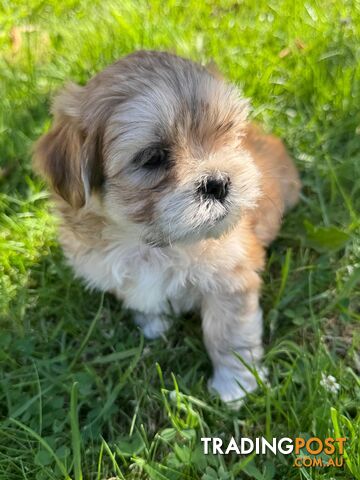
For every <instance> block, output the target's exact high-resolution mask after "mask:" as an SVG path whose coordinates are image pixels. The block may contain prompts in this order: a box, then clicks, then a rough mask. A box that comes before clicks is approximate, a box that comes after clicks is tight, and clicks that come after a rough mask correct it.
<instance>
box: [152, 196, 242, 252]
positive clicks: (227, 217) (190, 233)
mask: <svg viewBox="0 0 360 480" xmlns="http://www.w3.org/2000/svg"><path fill="white" fill-rule="evenodd" d="M210 208H211V207H209V209H210ZM211 213H212V214H209V216H208V217H207V218H204V216H203V217H202V219H201V222H200V221H199V222H194V223H193V224H189V225H183V228H181V231H178V232H177V231H173V230H171V231H169V232H164V231H159V230H158V229H156V228H155V229H151V230H152V231H151V232H149V235H147V236H145V242H146V243H147V244H148V245H151V246H153V247H171V246H174V245H181V244H183V245H189V244H192V243H196V242H199V241H201V240H206V239H216V238H219V237H221V236H222V235H223V234H225V233H226V232H227V231H229V230H231V229H232V228H233V227H234V226H235V224H236V218H237V216H236V215H234V214H232V212H231V209H230V208H229V207H228V206H227V205H225V204H223V205H222V208H221V210H219V211H217V212H216V214H215V213H214V212H211ZM199 215H200V214H199Z"/></svg>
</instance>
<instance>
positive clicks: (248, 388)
mask: <svg viewBox="0 0 360 480" xmlns="http://www.w3.org/2000/svg"><path fill="white" fill-rule="evenodd" d="M257 372H258V375H259V377H260V378H261V380H263V381H264V382H266V378H267V371H266V369H265V368H263V367H262V368H259V369H258V370H257ZM257 387H258V383H257V380H256V378H255V376H254V375H253V374H252V373H251V372H250V371H249V370H246V369H236V368H234V367H226V366H220V367H216V368H215V370H214V375H213V377H212V378H211V379H210V380H209V382H208V388H209V390H210V392H212V393H213V392H214V391H215V392H216V393H218V394H219V395H220V398H221V400H222V401H223V402H226V403H228V404H229V406H230V407H232V408H240V406H241V405H242V399H243V398H244V397H245V395H246V394H247V393H250V392H253V391H254V390H256V388H257Z"/></svg>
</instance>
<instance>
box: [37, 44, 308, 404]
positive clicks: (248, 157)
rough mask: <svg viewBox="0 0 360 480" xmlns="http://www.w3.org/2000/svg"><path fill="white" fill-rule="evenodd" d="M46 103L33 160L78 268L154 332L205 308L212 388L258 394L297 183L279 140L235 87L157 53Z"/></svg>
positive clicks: (235, 395) (134, 58)
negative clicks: (270, 248)
mask: <svg viewBox="0 0 360 480" xmlns="http://www.w3.org/2000/svg"><path fill="white" fill-rule="evenodd" d="M53 112H54V116H55V122H54V126H53V127H52V129H51V130H50V131H49V132H48V133H46V134H45V135H43V136H42V137H41V138H40V140H39V141H38V143H37V145H36V147H35V164H36V168H37V169H38V171H40V172H41V174H42V175H43V176H44V177H45V178H46V179H47V180H48V182H49V184H50V186H51V189H52V191H53V192H54V198H55V202H56V207H57V211H58V213H59V215H60V217H61V227H60V241H61V244H62V246H63V249H64V252H65V254H66V256H67V258H68V259H69V261H70V263H71V265H72V266H73V268H74V270H75V273H76V275H78V276H79V277H82V278H83V279H85V281H86V283H87V284H88V285H89V286H90V287H94V288H97V289H100V290H103V291H109V292H112V293H113V294H114V295H116V297H117V298H119V299H120V300H121V301H122V302H123V304H124V306H125V307H127V308H130V309H132V310H133V312H134V319H135V322H136V323H137V324H138V325H139V326H140V327H141V328H142V329H143V332H144V335H145V336H146V337H148V338H155V337H158V336H160V335H162V334H164V332H166V330H167V329H168V328H169V318H170V315H169V314H170V313H173V312H175V313H176V314H179V313H181V312H186V311H188V310H191V309H199V310H200V311H201V318H202V328H203V336H204V343H205V346H206V349H207V352H208V354H209V356H210V358H211V361H212V364H213V376H212V378H211V380H210V381H209V387H210V389H211V390H215V391H216V392H218V394H219V395H220V397H221V398H222V399H223V400H224V401H233V400H236V399H239V398H241V397H242V396H243V395H244V394H245V392H248V391H252V390H254V389H255V388H256V386H257V381H256V379H255V377H254V375H253V373H252V372H251V370H252V368H251V369H248V368H247V367H246V366H245V364H247V365H250V366H251V367H254V368H259V367H260V360H261V356H262V353H263V349H262V341H261V340H262V339H261V337H262V312H261V309H260V306H259V291H260V285H261V279H260V276H259V273H260V272H261V270H262V269H263V267H264V249H265V247H266V246H267V245H268V244H269V243H270V242H271V241H272V240H273V239H274V238H275V236H276V234H277V232H278V230H279V227H280V222H281V217H282V215H283V213H284V211H286V210H287V209H289V208H290V207H292V206H293V205H294V204H295V203H296V202H297V200H298V196H299V189H300V182H299V178H298V174H297V172H296V169H295V167H294V165H293V163H292V161H291V159H290V158H289V156H288V154H287V153H286V150H285V148H284V146H283V144H282V143H281V141H280V140H278V139H277V138H274V137H273V136H269V135H265V134H263V133H262V132H261V131H260V130H259V129H258V128H257V127H255V126H254V125H252V124H251V123H248V121H247V114H248V103H247V101H246V100H244V99H243V98H241V96H240V95H239V93H238V91H237V89H236V88H235V87H234V86H233V85H231V84H229V83H227V82H225V81H224V80H223V79H221V78H219V76H218V75H216V74H212V73H211V72H210V71H208V70H207V69H205V68H203V67H201V66H199V65H197V64H195V63H193V62H191V61H189V60H185V59H183V58H180V57H178V56H175V55H171V54H169V53H164V52H156V51H140V52H137V53H133V54H132V55H129V56H127V57H125V58H122V59H120V60H119V61H118V62H116V63H114V64H113V65H111V66H110V67H108V68H106V69H105V70H104V71H102V72H101V73H99V74H98V75H96V76H95V77H94V78H93V79H91V80H90V81H89V83H88V84H87V85H86V86H84V87H80V86H77V85H73V84H71V85H69V86H68V87H67V88H66V89H65V90H64V91H63V92H62V93H60V95H59V96H58V97H57V98H56V100H55V103H54V107H53ZM239 356H240V357H241V358H242V359H243V360H244V362H241V361H240V360H239V358H238V357H239ZM259 372H261V368H260V369H259Z"/></svg>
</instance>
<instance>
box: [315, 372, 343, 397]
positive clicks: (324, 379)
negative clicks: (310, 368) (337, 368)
mask: <svg viewBox="0 0 360 480" xmlns="http://www.w3.org/2000/svg"><path fill="white" fill-rule="evenodd" d="M320 385H321V386H322V387H323V388H325V390H327V391H328V392H331V393H334V394H337V393H338V392H339V390H340V385H339V384H338V383H337V381H336V378H335V377H333V376H332V375H325V373H323V372H322V373H321V380H320Z"/></svg>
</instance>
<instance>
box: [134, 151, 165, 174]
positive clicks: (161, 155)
mask: <svg viewBox="0 0 360 480" xmlns="http://www.w3.org/2000/svg"><path fill="white" fill-rule="evenodd" d="M135 162H136V163H137V164H138V165H140V166H141V167H142V168H145V169H147V170H155V169H159V168H162V169H167V168H169V151H168V150H167V149H166V148H160V147H149V148H146V149H145V150H143V151H142V152H140V153H138V155H136V157H135Z"/></svg>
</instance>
